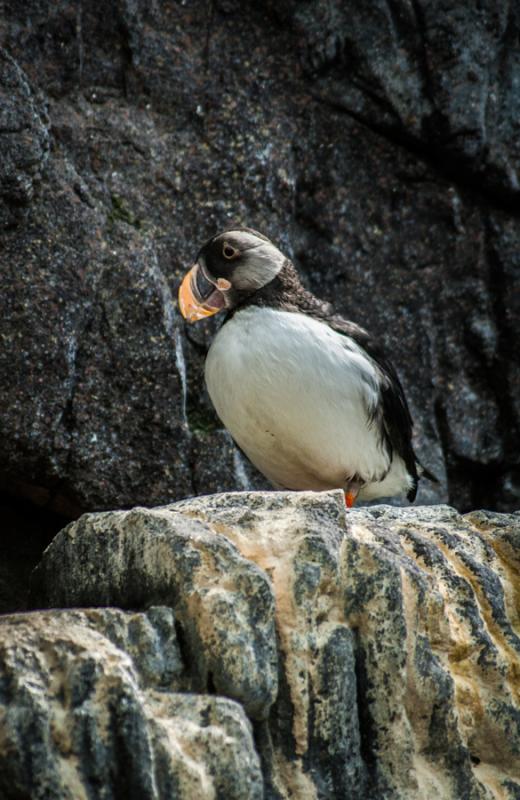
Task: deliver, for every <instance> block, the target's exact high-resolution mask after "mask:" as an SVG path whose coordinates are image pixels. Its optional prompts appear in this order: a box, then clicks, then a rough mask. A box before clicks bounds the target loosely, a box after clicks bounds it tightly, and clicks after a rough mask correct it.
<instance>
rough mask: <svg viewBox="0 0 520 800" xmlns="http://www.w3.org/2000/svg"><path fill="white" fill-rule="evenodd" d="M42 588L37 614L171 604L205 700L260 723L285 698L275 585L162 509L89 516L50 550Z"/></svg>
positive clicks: (233, 551)
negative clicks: (213, 696) (218, 699)
mask: <svg viewBox="0 0 520 800" xmlns="http://www.w3.org/2000/svg"><path fill="white" fill-rule="evenodd" d="M92 548H94V549H92ZM57 573H59V574H60V575H63V577H64V578H65V575H67V578H66V579H64V580H63V581H61V580H56V575H57ZM38 582H40V583H41V586H42V587H43V589H42V590H41V593H40V592H39V591H38V589H37V588H36V589H35V599H34V602H35V603H36V605H38V604H39V602H40V600H42V599H43V601H44V602H45V603H46V604H50V605H53V606H67V607H70V606H76V605H96V604H99V605H117V606H120V607H122V608H141V607H146V606H147V605H148V604H150V603H167V604H168V605H170V606H171V607H172V608H174V609H175V613H176V618H177V625H178V626H179V627H180V629H181V630H182V641H183V643H184V647H185V648H186V653H187V654H188V655H189V658H190V660H192V662H193V664H192V669H193V670H194V672H195V674H196V675H197V680H198V684H197V686H198V690H199V691H209V692H212V691H217V692H219V693H222V694H226V695H228V696H229V697H233V698H235V699H237V700H240V701H241V702H242V704H243V705H244V708H245V709H246V710H247V712H248V713H249V715H250V716H251V717H252V718H258V719H263V718H265V717H266V716H267V714H268V713H269V708H270V706H271V704H272V702H273V700H274V698H275V697H276V693H277V657H276V641H275V633H274V618H273V607H274V600H273V596H272V592H271V588H270V585H269V581H268V580H267V578H266V576H265V575H264V574H263V572H262V571H261V570H259V569H258V568H257V567H255V566H254V565H253V564H251V562H250V561H248V560H246V559H244V558H243V557H242V556H241V555H240V553H239V551H238V550H237V548H236V547H235V546H234V545H233V544H232V543H230V542H229V541H228V540H227V539H226V538H225V537H215V536H214V534H213V531H212V530H211V528H209V527H208V525H206V524H205V523H201V522H198V521H197V520H191V519H190V518H189V517H182V518H180V517H178V516H172V514H171V513H170V512H168V511H167V510H163V509H152V510H149V509H144V508H143V509H139V508H137V509H133V510H132V511H127V512H117V511H116V512H106V513H104V514H92V515H89V514H87V515H85V516H83V517H81V519H80V520H79V521H78V522H76V523H72V524H71V525H69V526H68V527H67V528H66V529H65V530H64V531H62V533H60V534H59V535H58V536H57V537H56V538H55V539H54V541H53V542H52V544H51V545H50V546H49V548H48V549H47V550H46V552H45V556H44V559H43V560H42V563H41V565H40V566H39V567H38V569H37V571H36V580H35V584H36V585H37V584H38ZM252 597H254V601H255V602H254V603H251V602H250V598H252Z"/></svg>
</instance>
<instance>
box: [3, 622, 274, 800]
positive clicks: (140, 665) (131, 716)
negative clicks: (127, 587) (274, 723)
mask: <svg viewBox="0 0 520 800" xmlns="http://www.w3.org/2000/svg"><path fill="white" fill-rule="evenodd" d="M172 623H173V615H172V612H171V610H170V609H167V608H154V609H151V610H150V611H149V612H148V613H147V614H142V613H128V612H123V611H119V610H116V609H88V610H85V611H56V612H33V613H29V614H19V615H12V616H6V617H2V618H0V689H1V690H0V797H2V799H3V800H15V799H16V800H17V799H18V798H21V797H24V798H31V800H37V799H38V800H39V799H40V798H46V799H47V798H49V800H50V799H51V798H52V800H62V798H63V800H65V798H67V800H87V798H89V800H90V799H91V798H103V800H116V799H119V798H129V799H131V798H135V800H162V799H163V798H167V797H175V798H182V800H193V798H197V800H199V799H200V800H216V799H217V798H220V800H230V799H231V798H232V799H233V800H243V799H244V798H251V800H253V799H254V800H259V798H261V797H262V776H261V772H260V765H259V761H258V757H257V754H256V752H255V750H254V747H253V741H252V736H251V727H250V724H249V722H248V720H247V718H246V716H245V714H244V712H243V711H242V709H241V707H240V706H239V705H238V704H237V703H235V702H233V701H231V700H227V699H225V698H221V697H208V696H207V695H206V696H203V695H193V694H179V693H177V692H176V691H175V689H176V688H181V687H182V686H183V683H185V682H184V681H183V675H182V673H183V666H182V662H181V659H180V654H179V649H178V645H177V642H176V641H175V634H174V628H173V624H172ZM172 633H173V635H172ZM114 642H116V643H117V644H115V643H114Z"/></svg>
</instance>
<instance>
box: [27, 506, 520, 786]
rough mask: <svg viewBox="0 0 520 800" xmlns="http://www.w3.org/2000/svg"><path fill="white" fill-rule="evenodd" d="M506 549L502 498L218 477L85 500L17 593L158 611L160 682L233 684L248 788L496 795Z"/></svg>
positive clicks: (501, 772)
mask: <svg viewBox="0 0 520 800" xmlns="http://www.w3.org/2000/svg"><path fill="white" fill-rule="evenodd" d="M519 552H520V515H519V514H511V515H503V514H494V513H490V512H474V513H472V514H468V515H466V516H461V515H460V514H458V513H457V512H456V511H455V510H454V509H451V508H449V507H447V506H437V507H418V508H408V509H397V508H393V507H390V506H374V507H372V508H366V509H359V510H350V511H349V512H348V513H346V512H345V508H344V501H343V496H342V494H341V492H329V493H323V494H313V493H275V492H266V493H263V492H262V493H248V492H246V493H231V494H224V495H213V496H208V497H199V498H194V499H190V500H185V501H181V502H179V503H175V504H173V505H170V506H165V507H162V508H158V509H154V510H146V509H134V510H133V511H129V512H125V511H122V512H109V513H101V514H89V515H85V516H84V517H82V518H81V519H80V520H79V521H78V522H76V523H73V524H71V525H70V526H68V527H67V528H66V529H65V530H63V531H62V532H61V533H60V534H59V535H58V536H57V537H56V539H55V540H54V542H53V543H52V544H51V545H50V547H49V548H48V549H47V551H46V552H45V555H44V557H43V559H42V562H41V565H40V566H39V568H38V570H37V571H36V573H35V578H34V586H33V604H34V605H36V606H38V607H42V606H55V607H59V606H63V605H66V606H74V605H79V606H82V605H92V604H98V605H107V604H110V605H118V606H121V607H122V608H126V609H146V608H147V607H148V606H149V605H150V604H153V605H157V604H160V605H161V606H165V607H166V608H167V609H171V611H170V612H169V613H170V614H171V617H170V618H168V617H167V616H164V615H165V614H166V612H162V614H163V616H162V617H161V620H162V623H161V624H162V630H163V634H162V635H163V637H164V636H165V637H166V638H165V641H169V636H170V635H171V636H172V637H174V639H175V641H176V642H177V645H176V647H177V649H175V651H174V652H175V653H176V656H175V658H173V660H172V659H171V658H170V662H169V663H170V664H174V665H176V667H175V668H173V667H172V666H170V668H169V669H170V672H169V673H168V674H170V675H171V676H172V680H173V685H174V686H176V691H177V692H179V691H180V692H190V691H196V692H198V693H201V692H202V693H209V694H213V693H216V694H217V697H221V696H226V697H229V698H232V699H233V700H235V701H238V703H239V704H240V705H241V706H242V707H243V709H244V711H245V712H246V713H247V715H248V717H249V718H250V720H251V722H252V724H253V728H254V742H255V750H256V752H257V753H258V757H259V758H260V761H261V765H262V782H263V787H264V789H263V791H264V797H266V798H269V799H271V798H272V800H275V799H276V800H279V799H280V798H283V800H285V799H286V798H287V800H288V799H289V798H294V797H298V798H302V800H306V798H339V797H341V798H352V800H355V799H356V798H360V799H361V798H363V800H365V798H369V799H370V800H379V798H382V797H384V798H389V799H390V800H394V799H395V800H402V799H405V798H406V799H407V798H414V799H415V798H418V800H433V799H434V798H438V799H439V800H464V799H465V798H468V800H470V799H471V800H473V799H474V798H475V799H477V798H478V800H491V799H492V798H504V800H506V799H507V800H513V798H516V797H517V796H518V792H520V728H519V718H520V714H519V692H520V671H519V668H518V664H519V656H520V639H519V633H520V632H519V630H518V572H517V570H518V564H519V560H518V553H519ZM60 613H61V612H60ZM71 613H72V612H71ZM75 613H86V612H75ZM89 613H90V614H92V613H93V612H89ZM96 613H101V612H96ZM119 613H120V614H122V613H123V612H119ZM124 613H127V614H128V613H129V611H126V612H124ZM134 613H137V612H135V611H134ZM140 613H142V612H140ZM148 613H150V612H148ZM50 619H52V615H51V616H50ZM168 620H169V621H168ZM168 630H170V632H171V633H170V634H168V633H167V632H168ZM112 641H114V637H112ZM172 641H173V639H172ZM126 649H127V651H128V648H126ZM139 649H140V648H139V647H137V649H135V648H134V652H137V651H139ZM128 652H129V651H128ZM172 652H173V651H172ZM130 655H131V654H130ZM134 663H135V664H137V663H138V661H137V660H136V661H135V662H134ZM165 663H166V662H165ZM146 664H148V662H147V661H146V658H145V661H144V666H142V665H141V666H139V665H137V666H136V669H137V670H138V671H142V670H145V671H146V670H147V674H148V675H149V674H150V665H149V664H148V666H146ZM164 669H165V668H164V667H163V666H161V661H160V659H159V660H158V661H157V674H158V675H159V676H160V675H161V674H162V673H163V671H164ZM175 669H177V672H175ZM148 680H149V678H148ZM156 680H157V681H158V684H159V685H161V686H163V683H164V681H162V679H161V678H160V677H157V679H156ZM179 681H180V682H179ZM176 682H177V683H176ZM187 696H188V695H186V697H187ZM187 702H188V701H187ZM166 716H168V715H166Z"/></svg>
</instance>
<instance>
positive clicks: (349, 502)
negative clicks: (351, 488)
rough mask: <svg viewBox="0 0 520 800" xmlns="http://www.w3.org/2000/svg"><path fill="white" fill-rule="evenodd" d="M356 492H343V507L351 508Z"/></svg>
mask: <svg viewBox="0 0 520 800" xmlns="http://www.w3.org/2000/svg"><path fill="white" fill-rule="evenodd" d="M357 495H358V493H357V492H345V505H346V507H347V508H352V506H353V505H354V503H355V502H356V499H357Z"/></svg>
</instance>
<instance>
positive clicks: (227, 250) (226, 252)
mask: <svg viewBox="0 0 520 800" xmlns="http://www.w3.org/2000/svg"><path fill="white" fill-rule="evenodd" d="M222 255H223V256H224V258H227V259H228V260H231V259H232V258H236V257H237V256H238V255H239V252H238V250H237V249H236V247H233V245H231V244H228V243H227V242H224V247H223V248H222Z"/></svg>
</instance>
